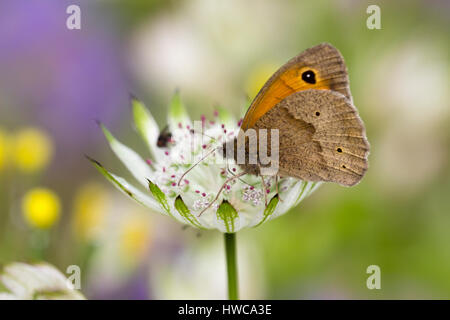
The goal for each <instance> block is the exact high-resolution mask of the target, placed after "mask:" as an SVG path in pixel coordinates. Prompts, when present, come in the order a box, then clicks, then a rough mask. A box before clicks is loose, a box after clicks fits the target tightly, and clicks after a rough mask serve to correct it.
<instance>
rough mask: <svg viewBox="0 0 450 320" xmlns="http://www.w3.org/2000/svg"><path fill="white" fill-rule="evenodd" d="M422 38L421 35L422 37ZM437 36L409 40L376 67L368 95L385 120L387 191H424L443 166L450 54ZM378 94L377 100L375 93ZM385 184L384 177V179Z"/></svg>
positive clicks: (381, 161) (381, 154) (381, 144)
mask: <svg viewBox="0 0 450 320" xmlns="http://www.w3.org/2000/svg"><path fill="white" fill-rule="evenodd" d="M419 39H420V38H419ZM435 40H436V39H433V38H430V39H420V40H414V41H409V42H407V43H406V44H404V45H402V46H400V47H399V48H398V49H397V50H395V51H394V52H392V53H390V54H389V55H388V56H386V57H385V58H384V59H381V60H380V63H379V64H378V65H377V66H376V72H375V76H374V78H373V79H372V81H371V82H369V86H368V88H369V89H368V90H372V92H367V94H366V96H367V97H370V99H371V100H372V101H368V103H370V104H371V105H373V107H372V108H370V109H369V111H368V112H371V113H373V117H375V118H378V119H379V121H380V123H382V131H381V132H382V135H381V137H380V138H379V140H378V148H377V149H378V157H377V158H374V160H373V164H372V165H373V166H374V167H379V169H378V170H374V172H375V171H378V172H380V173H381V174H379V175H378V176H379V177H380V179H381V180H380V181H384V180H385V177H389V184H386V188H383V189H384V190H385V191H386V192H392V190H393V189H394V190H397V191H398V190H402V192H403V193H408V192H413V191H419V190H421V188H422V186H423V185H424V184H426V183H429V182H430V181H431V180H432V179H433V178H434V177H436V175H438V174H439V172H440V171H441V170H442V169H443V166H445V163H446V154H448V150H449V147H448V143H447V142H446V139H447V138H446V133H445V130H443V128H444V127H445V126H446V125H447V122H448V119H449V115H450V109H449V103H450V95H449V91H448V88H447V86H448V76H449V73H448V70H449V63H448V55H447V54H446V53H445V50H444V49H443V48H442V45H441V44H440V43H439V42H438V41H435ZM374 96H376V97H377V98H376V99H373V98H372V97H374ZM383 183H384V182H383Z"/></svg>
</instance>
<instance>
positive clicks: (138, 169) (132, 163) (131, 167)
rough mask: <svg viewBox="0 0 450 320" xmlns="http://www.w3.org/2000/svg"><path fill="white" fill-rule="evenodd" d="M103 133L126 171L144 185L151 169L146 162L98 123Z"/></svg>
mask: <svg viewBox="0 0 450 320" xmlns="http://www.w3.org/2000/svg"><path fill="white" fill-rule="evenodd" d="M100 127H101V128H102V131H103V134H104V135H105V137H106V139H107V140H108V142H109V145H110V146H111V149H112V151H113V152H114V154H115V155H116V156H117V157H118V158H119V159H120V161H122V163H123V164H124V165H125V167H126V168H127V169H128V171H130V172H131V174H132V175H133V176H134V177H135V178H136V180H137V181H139V182H140V183H141V184H142V185H144V186H145V185H146V179H147V178H151V177H152V171H151V170H150V168H149V166H148V164H147V163H146V162H145V161H144V160H142V158H141V156H140V155H139V154H137V153H136V152H135V151H134V150H132V149H130V148H128V147H127V146H126V145H124V144H122V143H121V142H119V141H118V140H117V139H116V138H114V136H113V135H112V134H111V132H110V131H109V130H108V129H106V127H105V126H104V125H103V124H101V123H100Z"/></svg>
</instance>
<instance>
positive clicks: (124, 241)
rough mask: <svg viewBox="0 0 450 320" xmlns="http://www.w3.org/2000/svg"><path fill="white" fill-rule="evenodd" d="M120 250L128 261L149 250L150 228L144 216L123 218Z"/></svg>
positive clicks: (133, 260)
mask: <svg viewBox="0 0 450 320" xmlns="http://www.w3.org/2000/svg"><path fill="white" fill-rule="evenodd" d="M120 239H121V241H120V250H121V252H122V255H123V257H124V258H125V259H126V260H127V261H129V262H131V263H132V262H135V261H137V260H139V258H140V257H142V256H143V255H145V253H146V252H147V251H148V250H149V247H150V242H151V228H150V225H149V220H148V219H146V218H145V217H140V216H134V217H132V218H129V219H127V220H125V223H124V224H123V227H122V230H121V237H120Z"/></svg>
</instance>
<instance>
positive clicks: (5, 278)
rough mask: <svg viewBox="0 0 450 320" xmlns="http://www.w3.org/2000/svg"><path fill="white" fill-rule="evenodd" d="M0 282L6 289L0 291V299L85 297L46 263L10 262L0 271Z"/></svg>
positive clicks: (72, 298)
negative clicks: (5, 290)
mask: <svg viewBox="0 0 450 320" xmlns="http://www.w3.org/2000/svg"><path fill="white" fill-rule="evenodd" d="M0 283H1V284H2V285H3V286H4V287H5V288H6V289H7V290H8V292H0V300H84V299H85V298H84V296H83V295H82V294H81V293H80V292H79V291H78V290H76V289H74V288H73V286H71V282H70V281H69V280H68V279H66V277H65V276H64V274H62V273H61V272H60V271H59V270H57V269H56V268H55V267H53V266H52V265H50V264H48V263H39V264H35V265H30V264H26V263H21V262H13V263H10V264H8V265H6V266H5V267H4V268H3V270H2V272H1V273H0Z"/></svg>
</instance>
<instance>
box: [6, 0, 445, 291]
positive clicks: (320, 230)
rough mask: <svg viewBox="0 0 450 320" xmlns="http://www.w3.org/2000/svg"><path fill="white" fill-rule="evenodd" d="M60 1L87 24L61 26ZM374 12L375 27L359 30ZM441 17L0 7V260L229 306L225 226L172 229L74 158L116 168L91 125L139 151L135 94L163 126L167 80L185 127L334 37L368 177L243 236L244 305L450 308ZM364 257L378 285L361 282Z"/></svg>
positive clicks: (128, 5) (202, 7)
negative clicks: (360, 303)
mask: <svg viewBox="0 0 450 320" xmlns="http://www.w3.org/2000/svg"><path fill="white" fill-rule="evenodd" d="M70 4H78V5H79V6H80V8H81V12H82V20H81V21H82V25H81V30H68V29H67V28H66V19H67V17H68V14H67V13H66V8H67V6H68V5H70ZM370 4H377V5H378V6H379V7H380V8H381V30H369V29H368V28H367V27H366V20H367V18H368V17H369V14H367V13H366V9H367V7H368V5H370ZM449 14H450V5H449V2H448V1H444V0H442V1H439V0H434V1H425V0H423V1H369V2H366V1H356V0H345V1H344V0H342V1H269V0H251V1H238V0H230V1H209V0H194V1H156V0H154V1H148V0H127V1H120V0H114V1H113V0H111V1H92V0H91V1H75V0H73V1H65V0H64V1H50V0H42V1H22V0H21V1H17V0H11V1H9V0H8V1H5V0H3V1H2V2H1V3H0V264H6V263H8V262H12V261H28V262H32V261H40V260H45V261H48V262H50V263H52V264H54V265H56V266H57V267H58V268H59V269H60V270H61V271H63V272H64V271H65V270H66V268H67V267H68V266H69V265H72V264H76V265H79V266H81V268H82V280H83V285H82V289H81V290H82V292H83V293H84V294H85V295H86V296H87V297H88V298H93V299H95V298H97V299H102V298H111V299H116V298H117V299H118V298H121V299H173V298H179V299H210V298H217V299H223V298H225V297H226V282H225V266H224V254H223V247H222V241H221V240H222V238H221V234H219V233H218V232H198V231H196V230H193V229H183V228H182V227H181V225H179V224H177V223H176V222H174V221H172V220H170V219H169V218H165V217H160V216H157V215H156V214H154V213H152V212H147V211H145V210H144V209H142V208H140V207H138V206H137V205H135V204H134V203H132V202H131V201H129V200H128V199H125V197H122V196H121V195H120V194H119V193H118V192H117V191H116V190H115V189H114V188H113V187H112V186H111V185H109V184H108V183H107V182H106V181H104V179H103V178H102V177H101V176H100V175H99V174H98V172H96V171H95V169H94V168H93V167H92V166H91V165H90V164H89V163H88V161H86V160H85V159H84V157H83V154H85V153H86V154H89V155H92V156H94V157H95V158H97V159H102V160H103V161H102V162H103V163H104V164H105V165H106V167H108V168H114V171H116V172H118V173H119V174H121V175H122V174H124V175H125V176H126V173H125V172H124V171H125V170H124V168H123V167H122V166H121V165H120V164H119V162H118V161H117V160H116V159H115V158H114V156H113V155H112V153H111V152H110V150H108V146H107V144H106V143H105V141H104V138H103V136H102V134H101V131H100V130H99V128H98V127H97V125H96V124H95V120H96V119H100V120H102V121H103V122H105V123H106V124H107V125H108V127H110V128H111V129H112V130H114V133H115V134H116V136H117V137H119V138H120V139H121V140H122V141H124V142H125V143H127V144H128V145H130V146H132V147H135V148H136V149H137V150H140V151H141V152H142V153H143V154H145V148H144V146H143V144H142V143H141V142H140V141H139V139H138V138H137V135H136V133H135V132H134V131H133V130H132V129H131V126H130V124H131V120H130V115H131V110H130V107H129V101H128V94H129V92H132V93H134V94H135V95H136V96H138V97H140V99H141V100H143V101H144V102H145V104H146V105H147V107H148V108H149V109H150V110H151V112H152V114H153V115H154V116H155V117H156V119H157V121H158V122H159V124H160V125H161V126H164V125H165V121H166V119H165V118H166V107H167V103H168V101H169V99H170V97H171V95H172V93H173V91H174V90H175V88H180V90H181V94H182V97H183V99H184V101H185V103H186V105H187V106H188V108H189V110H190V112H191V117H192V118H199V117H200V115H201V114H211V113H212V110H213V107H214V106H215V105H217V104H220V105H222V106H224V107H226V108H228V109H229V110H231V111H232V112H233V113H234V114H235V115H236V116H239V114H241V113H242V110H243V108H244V107H245V103H246V99H247V96H249V97H254V96H255V94H256V93H257V91H258V89H259V88H260V87H261V86H262V84H263V83H264V81H265V80H266V79H267V78H268V77H269V76H270V75H271V73H272V72H274V71H275V70H276V69H277V68H278V67H279V66H281V65H282V64H283V63H284V62H285V61H287V60H288V59H290V58H291V57H293V56H295V55H296V54H298V53H299V52H301V51H303V50H304V49H306V48H308V47H311V46H314V45H316V44H319V43H321V42H330V43H331V44H333V45H334V46H336V47H337V48H338V49H339V50H340V51H341V52H342V54H343V56H344V58H345V60H346V63H347V67H348V70H349V76H350V81H351V90H352V93H353V99H354V102H355V105H356V106H357V108H358V110H359V112H360V115H361V117H362V119H363V120H364V122H365V124H366V128H367V136H368V139H369V141H370V144H371V154H370V157H369V161H370V169H369V171H368V173H367V175H366V176H365V178H364V179H363V180H362V182H361V183H360V184H359V185H357V186H355V187H353V188H344V187H340V186H338V185H333V184H325V185H323V186H322V187H321V188H319V190H318V191H317V192H315V193H314V194H313V195H312V196H311V197H309V198H308V199H306V200H304V201H303V202H302V203H301V204H300V206H299V207H298V208H296V209H294V210H292V212H290V213H289V214H287V215H284V216H282V217H281V218H279V219H276V220H274V221H272V222H270V223H267V224H264V225H263V226H261V227H258V228H256V229H250V230H244V231H242V232H240V233H239V234H238V245H239V247H238V249H239V268H240V270H239V271H240V282H241V283H240V286H241V298H244V299H245V298H247V299H257V298H264V299H265V298H268V299H333V298H337V299H347V298H354V299H418V298H420V299H429V298H438V299H444V298H445V299H449V298H450V232H449V231H450V197H449V194H450V166H449V156H450V129H449V126H450V117H449V110H450V109H449V106H450V95H449V91H448V88H449V74H450V62H449V61H450V59H449V36H450V31H449V30H450V25H449V24H450V20H449ZM42 208H44V209H45V210H44V211H45V212H46V214H45V215H42V214H40V212H42ZM370 265H378V266H380V268H381V289H380V290H369V289H368V288H367V287H366V279H367V278H368V276H369V274H367V273H366V269H367V267H368V266H370Z"/></svg>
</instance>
